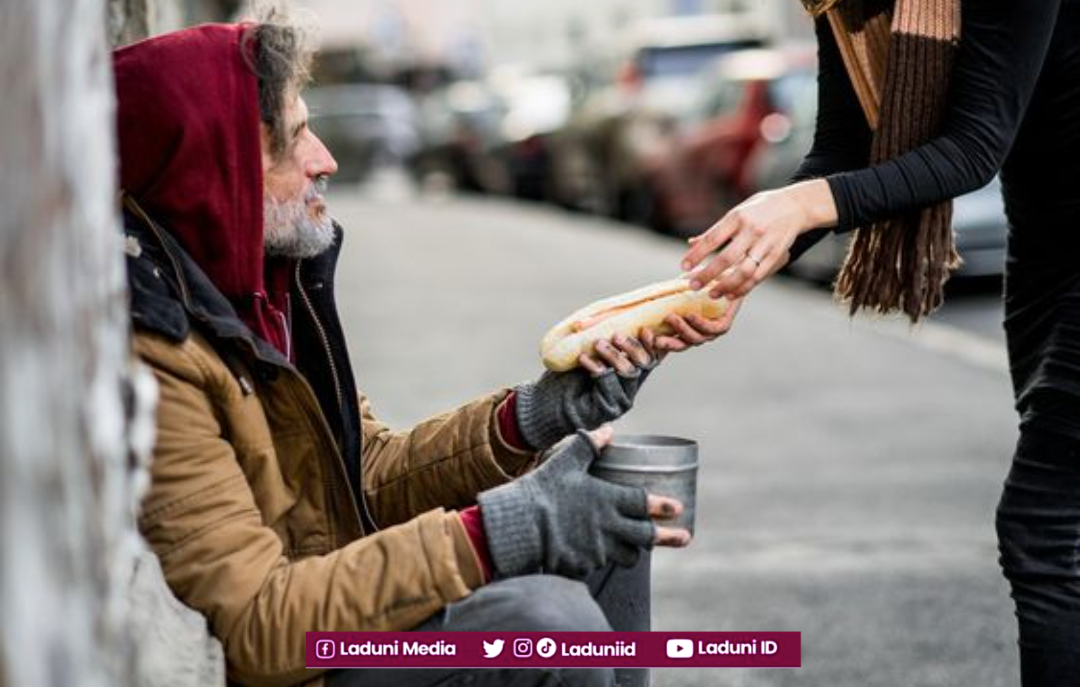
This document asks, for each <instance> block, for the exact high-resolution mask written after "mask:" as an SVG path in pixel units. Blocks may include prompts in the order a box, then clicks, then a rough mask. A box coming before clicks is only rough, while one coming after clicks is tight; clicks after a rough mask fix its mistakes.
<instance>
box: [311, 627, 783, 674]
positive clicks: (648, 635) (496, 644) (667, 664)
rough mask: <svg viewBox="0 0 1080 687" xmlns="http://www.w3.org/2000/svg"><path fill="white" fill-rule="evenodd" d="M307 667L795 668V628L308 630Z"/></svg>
mask: <svg viewBox="0 0 1080 687" xmlns="http://www.w3.org/2000/svg"><path fill="white" fill-rule="evenodd" d="M306 634H307V637H306V642H307V645H306V651H307V667H308V668H545V667H546V668H552V667H567V668H569V667H586V668H606V667H610V668H798V667H800V666H801V665H802V634H801V633H799V632H308V633H306Z"/></svg>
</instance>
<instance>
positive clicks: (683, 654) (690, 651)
mask: <svg viewBox="0 0 1080 687" xmlns="http://www.w3.org/2000/svg"><path fill="white" fill-rule="evenodd" d="M667 655H668V658H690V657H692V656H693V655H694V640H692V639H669V640H667Z"/></svg>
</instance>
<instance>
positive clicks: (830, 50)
mask: <svg viewBox="0 0 1080 687" xmlns="http://www.w3.org/2000/svg"><path fill="white" fill-rule="evenodd" d="M814 31H815V33H816V34H817V41H818V79H817V90H818V108H817V123H816V125H815V127H814V143H813V145H812V146H811V148H810V152H809V153H807V154H806V157H805V158H804V159H803V161H802V164H801V165H799V168H798V169H797V170H796V171H795V174H794V175H792V178H791V181H792V182H793V183H794V182H799V181H806V180H808V179H820V178H823V177H827V176H829V175H832V174H836V173H838V172H846V171H848V170H852V169H859V168H862V167H866V165H867V164H868V163H869V162H870V144H871V141H872V139H873V132H872V131H871V130H870V125H869V124H867V122H866V115H865V114H863V110H862V106H861V105H860V104H859V98H858V96H857V95H856V94H855V89H854V88H853V87H852V86H851V80H850V79H849V78H848V75H847V70H846V68H845V67H844V59H843V57H841V55H840V47H839V46H838V45H837V44H836V37H835V36H833V32H832V27H831V26H830V25H829V20H828V18H827V17H824V16H822V17H819V18H818V19H817V21H816V22H815V23H814ZM829 231H830V229H829V228H827V227H825V228H818V229H814V230H812V231H808V232H806V233H803V234H801V235H800V236H799V237H798V238H797V239H795V243H794V244H793V245H792V246H791V250H790V255H789V258H788V262H792V261H794V260H797V259H799V257H800V256H801V255H802V254H803V253H805V252H806V251H808V250H809V249H810V248H812V247H813V246H814V245H815V244H816V243H817V242H818V241H820V240H821V239H823V238H824V237H825V236H826V235H827V234H828V233H829Z"/></svg>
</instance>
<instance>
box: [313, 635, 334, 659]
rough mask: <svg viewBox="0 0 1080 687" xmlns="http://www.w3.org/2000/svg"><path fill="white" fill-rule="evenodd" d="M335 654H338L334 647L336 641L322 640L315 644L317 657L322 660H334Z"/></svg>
mask: <svg viewBox="0 0 1080 687" xmlns="http://www.w3.org/2000/svg"><path fill="white" fill-rule="evenodd" d="M335 654H337V647H335V646H334V640H332V639H320V640H319V641H317V642H315V655H316V656H318V657H319V658H321V659H322V660H324V661H325V660H327V659H329V658H333V657H334V655H335Z"/></svg>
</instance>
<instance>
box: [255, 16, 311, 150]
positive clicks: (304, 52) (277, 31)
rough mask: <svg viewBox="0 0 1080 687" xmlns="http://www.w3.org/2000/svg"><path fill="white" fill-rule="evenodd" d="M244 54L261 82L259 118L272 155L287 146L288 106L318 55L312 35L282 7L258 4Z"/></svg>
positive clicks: (305, 82)
mask: <svg viewBox="0 0 1080 687" xmlns="http://www.w3.org/2000/svg"><path fill="white" fill-rule="evenodd" d="M244 40H245V42H246V43H248V44H249V45H250V43H251V42H252V41H253V42H254V45H250V47H249V46H248V45H245V50H244V54H245V55H247V56H249V58H248V59H249V62H250V66H251V69H252V71H254V72H255V75H256V76H257V77H258V79H259V117H260V119H261V120H262V122H263V123H264V124H266V125H267V127H268V128H269V130H270V156H271V157H272V158H273V159H274V160H280V159H281V157H282V156H283V155H284V153H285V149H286V147H287V146H288V142H289V136H288V131H286V122H285V107H286V105H288V103H289V101H290V100H291V99H292V98H293V97H295V96H296V95H297V94H298V93H299V92H300V89H302V88H303V87H304V86H305V85H306V84H307V82H308V80H309V79H310V75H311V62H312V59H313V58H314V55H315V50H314V48H313V40H312V37H311V32H310V31H309V30H308V29H307V28H305V27H303V26H301V25H300V24H298V23H296V22H293V21H292V20H291V19H290V18H289V16H288V13H287V12H286V11H285V10H284V9H283V7H282V6H281V5H279V4H278V3H275V2H266V3H259V5H258V7H257V15H256V23H255V25H254V26H253V27H252V29H251V30H250V31H248V32H247V34H246V35H245V38H244Z"/></svg>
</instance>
